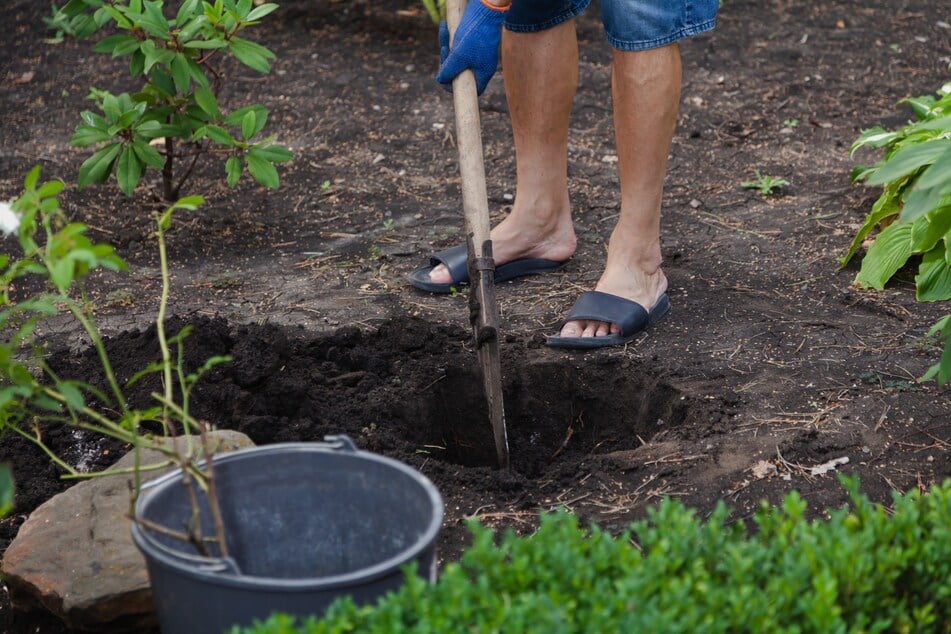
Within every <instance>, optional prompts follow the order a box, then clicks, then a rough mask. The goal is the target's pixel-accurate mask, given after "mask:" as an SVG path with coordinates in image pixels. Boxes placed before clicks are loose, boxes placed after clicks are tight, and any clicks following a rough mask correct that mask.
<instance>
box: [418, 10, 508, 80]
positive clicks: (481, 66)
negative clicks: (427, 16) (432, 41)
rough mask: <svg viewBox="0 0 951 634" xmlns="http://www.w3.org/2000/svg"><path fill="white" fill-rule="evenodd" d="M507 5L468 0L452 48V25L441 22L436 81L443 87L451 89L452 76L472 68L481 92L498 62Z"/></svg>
mask: <svg viewBox="0 0 951 634" xmlns="http://www.w3.org/2000/svg"><path fill="white" fill-rule="evenodd" d="M507 9H508V7H506V8H504V9H490V8H489V7H487V6H486V5H484V4H483V3H482V0H469V4H468V5H466V10H465V11H463V13H462V19H461V20H460V21H459V26H458V27H457V28H456V35H455V37H454V38H453V46H452V48H451V49H450V48H449V27H448V26H447V25H446V23H445V22H442V23H440V25H439V73H437V74H436V81H437V82H439V83H440V84H442V86H443V88H445V89H446V90H449V91H451V90H452V80H453V79H455V78H456V76H457V75H458V74H459V73H461V72H462V71H464V70H466V69H471V70H472V73H473V74H474V75H475V79H476V91H477V92H478V93H479V94H480V95H481V94H482V91H483V90H485V87H486V86H487V85H488V84H489V80H490V79H492V75H494V74H495V70H496V68H497V67H498V65H499V40H500V39H501V37H502V21H503V20H505V13H506V10H507Z"/></svg>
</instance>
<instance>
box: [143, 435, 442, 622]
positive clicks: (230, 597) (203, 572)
mask: <svg viewBox="0 0 951 634" xmlns="http://www.w3.org/2000/svg"><path fill="white" fill-rule="evenodd" d="M326 440H327V443H326V444H324V443H288V444H276V445H267V446H262V447H256V448H253V449H246V450H241V451H236V452H233V453H228V454H223V455H221V456H219V457H216V458H215V478H216V482H217V490H218V495H219V498H220V499H221V511H222V515H223V518H224V524H225V527H226V532H227V540H228V548H229V552H230V555H231V556H230V557H229V558H228V559H227V560H226V559H221V558H208V557H202V556H199V555H198V554H197V551H196V550H195V549H194V547H193V546H192V545H190V544H188V543H186V542H183V541H181V540H178V539H176V538H174V537H170V536H167V535H163V534H160V533H157V532H155V531H147V530H144V529H142V528H141V527H140V526H139V525H138V524H136V523H133V526H132V537H133V539H134V540H135V543H136V545H137V546H138V547H139V549H140V550H141V551H142V553H143V554H144V555H145V559H146V562H147V564H148V572H149V580H150V582H151V585H152V597H153V601H154V604H155V610H156V613H157V614H158V618H159V623H160V626H161V629H162V632H163V633H165V634H177V633H185V632H187V633H189V634H204V633H205V632H208V633H217V632H223V631H226V630H227V629H228V628H229V627H231V626H232V625H235V624H238V625H250V624H251V622H252V621H253V620H254V619H261V620H263V619H266V618H267V617H268V616H269V615H270V614H271V613H273V612H278V611H279V612H284V613H287V614H293V615H296V616H307V615H311V614H315V615H318V616H319V615H322V614H323V613H324V611H325V610H326V608H327V607H328V606H329V605H330V603H332V602H333V601H334V600H335V599H336V598H338V597H340V596H342V595H349V596H350V597H352V598H353V599H354V601H356V602H357V603H368V602H371V601H373V600H374V599H376V598H378V597H380V596H381V595H383V594H385V593H386V592H388V591H390V590H394V589H396V588H398V587H399V586H400V585H402V583H403V581H404V574H403V572H402V570H401V567H402V566H403V565H404V564H406V563H409V562H411V561H415V562H417V563H418V569H417V570H418V574H419V575H420V576H422V577H424V578H426V579H429V580H430V581H435V576H436V546H435V540H436V535H437V534H438V532H439V528H440V525H441V524H442V516H443V506H442V499H441V498H440V496H439V492H438V491H437V490H436V487H435V486H433V484H432V482H430V481H429V480H428V479H427V478H425V477H424V476H423V475H422V474H420V473H419V472H418V471H416V470H414V469H412V468H410V467H408V466H407V465H405V464H403V463H401V462H398V461H396V460H392V459H390V458H386V457H384V456H380V455H377V454H373V453H368V452H364V451H358V450H357V449H356V447H355V446H354V445H353V443H352V442H351V441H350V439H349V438H347V437H346V436H328V437H327V438H326ZM201 503H202V506H203V509H204V510H203V511H202V513H201V517H202V522H203V533H204V534H205V535H213V534H214V531H213V530H212V527H211V525H210V521H209V518H208V515H209V514H208V512H207V508H206V507H205V506H204V504H205V502H204V500H202V501H201ZM135 511H136V515H137V516H138V517H142V518H145V519H146V520H149V521H151V522H153V523H156V524H160V525H163V526H167V527H171V528H174V529H178V530H180V529H181V528H182V527H183V526H184V525H185V522H187V520H188V518H189V516H190V512H191V508H190V506H189V504H188V499H187V495H186V492H185V488H184V487H183V486H182V485H181V476H180V474H179V473H178V472H174V473H171V474H168V475H166V476H163V477H161V478H158V479H156V480H154V481H152V482H149V483H148V484H147V485H146V486H145V487H143V492H142V495H140V497H139V499H138V502H137V503H136V507H135Z"/></svg>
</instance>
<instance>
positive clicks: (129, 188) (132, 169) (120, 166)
mask: <svg viewBox="0 0 951 634" xmlns="http://www.w3.org/2000/svg"><path fill="white" fill-rule="evenodd" d="M141 176H142V162H141V161H140V160H139V157H138V156H136V153H135V150H134V149H133V146H132V145H126V146H125V147H124V148H123V149H122V153H121V154H120V155H119V161H118V162H117V163H116V180H117V181H119V189H120V190H122V193H123V194H125V195H126V196H131V195H132V194H133V193H134V192H135V186H136V185H138V184H139V178H140V177H141Z"/></svg>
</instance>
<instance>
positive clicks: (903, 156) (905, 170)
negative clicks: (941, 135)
mask: <svg viewBox="0 0 951 634" xmlns="http://www.w3.org/2000/svg"><path fill="white" fill-rule="evenodd" d="M948 148H951V139H939V140H936V141H932V142H930V143H922V144H919V145H909V146H906V147H904V148H902V149H900V150H898V151H897V152H895V153H894V154H893V155H891V156H890V157H889V158H888V159H887V160H885V161H884V162H882V163H881V165H880V167H879V168H878V170H877V171H876V172H875V173H874V174H872V175H871V176H870V177H869V179H868V183H869V184H870V185H884V184H885V183H889V182H892V181H895V180H898V179H899V178H902V177H905V176H908V175H910V174H911V173H912V172H914V171H916V170H917V169H919V168H921V167H924V166H925V165H930V164H931V163H934V161H935V160H937V158H938V157H939V156H941V155H942V154H943V153H944V152H946V151H947V150H948Z"/></svg>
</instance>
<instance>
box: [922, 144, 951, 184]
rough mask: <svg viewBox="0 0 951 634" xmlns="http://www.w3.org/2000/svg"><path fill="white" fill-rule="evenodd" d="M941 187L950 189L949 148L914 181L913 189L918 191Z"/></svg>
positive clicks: (950, 165)
mask: <svg viewBox="0 0 951 634" xmlns="http://www.w3.org/2000/svg"><path fill="white" fill-rule="evenodd" d="M942 185H943V186H945V187H947V188H951V146H949V147H948V148H947V149H946V150H945V151H944V154H942V155H940V156H939V157H938V159H937V160H936V161H935V162H934V163H932V164H931V166H930V167H929V168H928V169H926V170H925V171H924V172H922V173H921V176H919V177H918V180H917V181H915V187H917V188H919V189H927V188H929V187H938V186H942Z"/></svg>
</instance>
